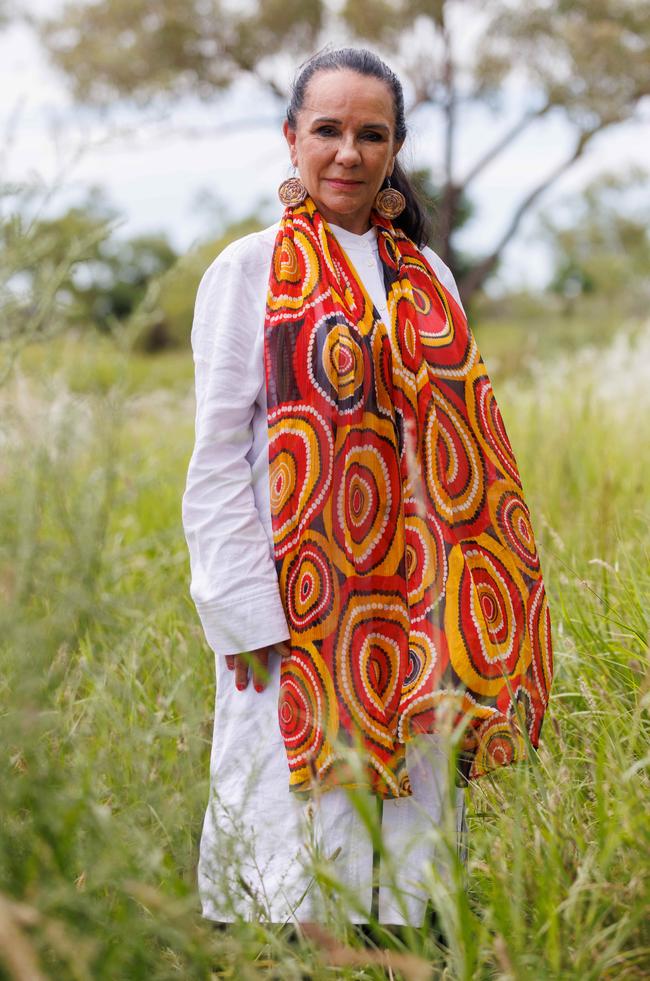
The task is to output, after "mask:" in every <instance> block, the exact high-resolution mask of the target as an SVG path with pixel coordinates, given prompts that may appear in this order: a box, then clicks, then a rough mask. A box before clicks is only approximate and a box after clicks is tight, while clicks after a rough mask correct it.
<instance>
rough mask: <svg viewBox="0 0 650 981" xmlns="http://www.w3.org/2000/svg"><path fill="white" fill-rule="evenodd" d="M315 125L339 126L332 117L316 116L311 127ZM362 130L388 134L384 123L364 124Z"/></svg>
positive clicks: (338, 122)
mask: <svg viewBox="0 0 650 981" xmlns="http://www.w3.org/2000/svg"><path fill="white" fill-rule="evenodd" d="M316 123H336V124H337V125H338V126H340V125H341V120H340V119H334V117H333V116H317V118H316V119H312V126H314V125H315V124H316ZM362 129H383V130H385V131H386V132H387V133H389V132H390V129H389V127H388V126H386V124H385V123H364V124H363V126H362Z"/></svg>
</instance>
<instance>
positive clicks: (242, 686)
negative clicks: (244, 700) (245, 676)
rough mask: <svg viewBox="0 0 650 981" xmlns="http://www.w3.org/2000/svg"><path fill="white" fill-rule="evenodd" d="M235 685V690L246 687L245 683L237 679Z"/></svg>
mask: <svg viewBox="0 0 650 981" xmlns="http://www.w3.org/2000/svg"><path fill="white" fill-rule="evenodd" d="M236 687H237V691H244V689H245V688H246V685H245V684H243V682H241V681H238V682H237V685H236Z"/></svg>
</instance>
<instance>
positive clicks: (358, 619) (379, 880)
mask: <svg viewBox="0 0 650 981" xmlns="http://www.w3.org/2000/svg"><path fill="white" fill-rule="evenodd" d="M284 134H285V137H286V140H287V143H288V147H289V154H290V157H291V162H292V164H293V165H294V167H295V168H297V171H298V175H299V177H297V178H294V179H293V180H290V181H285V182H284V184H283V185H282V187H281V189H280V190H281V199H282V200H283V201H284V203H285V204H286V205H287V206H286V210H285V213H284V216H283V219H282V221H281V222H280V223H279V224H278V225H276V226H273V227H272V228H270V229H267V230H265V231H263V232H259V233H255V234H253V235H249V236H246V237H245V238H243V239H241V240H239V241H238V242H235V243H233V244H232V245H231V246H229V247H228V248H227V249H225V250H224V252H222V253H221V255H220V256H219V257H218V258H217V260H216V261H215V262H214V263H213V264H212V266H211V267H210V268H209V269H208V271H207V273H206V274H205V276H204V278H203V280H202V283H201V286H200V288H199V292H198V296H197V302H196V311H195V319H194V326H193V331H192V343H193V349H194V355H195V363H196V391H197V439H196V446H195V450H194V454H193V456H192V460H191V463H190V468H189V475H188V483H187V489H186V493H185V497H184V525H185V530H186V536H187V540H188V545H189V549H190V556H191V565H192V584H191V592H192V596H193V598H194V600H195V602H196V605H197V609H198V611H199V614H200V616H201V620H202V623H203V627H204V630H205V634H206V638H207V640H208V643H209V644H210V646H211V647H212V649H213V650H214V652H215V656H216V671H217V701H216V708H215V729H214V742H213V751H212V758H211V796H210V804H209V806H208V809H207V813H206V819H205V824H204V828H203V835H202V840H201V857H200V866H199V882H200V890H201V895H202V901H203V910H204V914H205V916H207V917H209V918H211V919H214V920H219V921H228V920H232V919H233V918H235V917H237V916H245V917H249V918H254V917H266V918H268V919H269V920H271V921H273V922H284V921H286V920H288V919H293V920H297V921H307V920H316V919H319V918H321V917H322V916H324V915H325V905H326V903H327V896H326V895H325V894H324V891H323V890H319V888H318V886H317V884H316V883H315V882H314V878H313V873H312V871H311V868H312V863H313V860H314V857H315V856H319V857H324V858H325V860H326V861H327V862H329V866H328V868H329V869H330V874H331V876H332V878H333V879H334V880H337V881H338V889H339V895H340V896H343V897H344V898H345V901H346V905H347V908H348V911H349V915H350V918H351V919H352V920H353V921H356V922H361V923H362V922H366V921H367V920H368V919H369V917H370V916H371V915H372V916H373V917H377V918H378V919H379V921H380V922H382V923H388V924H403V923H410V924H411V925H413V926H419V925H421V924H422V922H423V917H424V912H425V907H426V903H427V888H426V882H427V876H428V875H429V874H430V873H429V870H430V867H431V866H430V863H431V861H432V860H435V855H434V844H433V843H434V841H435V840H436V835H437V830H438V829H439V828H440V826H441V825H442V823H443V822H444V821H445V820H447V821H448V822H449V821H452V822H456V826H460V824H461V822H462V791H461V790H456V789H455V788H454V787H453V786H451V787H450V786H449V781H448V779H447V774H448V773H449V765H448V752H449V746H450V744H454V745H455V746H456V747H457V748H460V750H461V756H462V760H463V764H462V765H463V769H464V773H465V775H466V776H467V777H469V778H473V777H475V776H478V775H480V774H481V773H483V772H485V771H486V770H488V769H491V768H492V767H494V766H498V765H501V764H504V763H508V762H511V761H514V760H516V759H520V758H522V757H523V756H524V755H525V753H526V748H527V746H528V747H530V746H531V745H532V746H536V745H537V741H538V738H539V729H540V725H541V719H542V716H543V713H544V709H545V706H546V702H547V699H548V690H549V685H550V678H551V666H552V665H551V649H550V632H549V631H550V628H549V620H548V611H547V607H546V602H545V596H544V588H543V583H542V578H541V573H540V569H539V561H538V558H537V553H536V549H535V543H534V540H533V536H532V531H531V528H530V522H529V518H528V512H527V509H526V506H525V504H524V502H523V499H522V497H521V485H520V481H519V475H518V472H517V468H516V464H515V461H514V458H513V456H512V451H511V448H510V445H509V443H508V440H507V436H506V435H505V431H504V429H503V425H502V422H501V417H500V415H499V412H498V408H497V406H496V403H495V402H494V398H493V395H492V389H491V387H490V383H489V380H488V378H487V375H486V373H485V370H484V367H483V364H482V362H481V359H480V356H479V354H478V351H477V349H476V345H475V342H474V340H473V338H472V336H471V334H470V332H469V331H468V328H467V324H466V321H465V317H464V313H463V310H462V306H461V303H460V299H459V296H458V292H457V289H456V286H455V283H454V281H453V278H452V276H451V274H450V272H449V270H448V269H447V267H446V266H445V265H444V264H443V263H442V262H441V260H440V259H439V258H438V257H437V256H436V255H435V254H434V253H433V252H432V251H431V249H429V248H428V247H427V246H426V245H425V244H424V243H425V241H426V236H427V220H426V216H425V215H424V214H423V212H422V210H421V208H420V206H419V204H418V203H417V199H416V197H415V195H414V193H413V191H412V189H411V187H410V185H409V182H408V179H407V178H406V176H405V174H404V172H403V170H402V169H401V168H400V166H399V163H398V160H397V157H398V154H399V151H400V148H401V147H402V145H403V142H404V139H405V136H406V126H405V118H404V105H403V96H402V89H401V85H400V83H399V81H398V79H397V78H396V77H395V75H394V74H393V73H392V72H391V71H390V70H389V69H388V68H387V66H386V65H385V64H384V63H383V62H381V61H380V60H379V59H378V58H377V57H376V56H375V55H373V54H372V53H370V52H368V51H362V50H354V49H342V50H339V51H331V52H325V53H321V54H319V55H316V56H315V57H314V58H312V59H311V60H310V61H309V62H307V64H306V65H305V66H303V68H302V70H301V72H300V74H299V76H298V78H297V80H296V83H295V85H294V90H293V94H292V99H291V104H290V106H289V108H288V112H287V119H286V122H285V124H284ZM450 734H451V739H450V738H449V736H450ZM368 801H372V804H373V807H375V806H376V808H377V815H378V820H379V821H380V825H381V842H380V843H378V841H377V840H375V842H374V844H375V848H374V849H373V841H372V840H371V837H370V835H369V833H368V830H367V827H366V823H364V821H366V822H367V818H365V815H366V814H367V807H366V805H367V803H368ZM454 809H455V813H454ZM450 810H451V812H452V813H451V817H450ZM445 815H447V817H445ZM378 853H380V854H381V861H379V862H378ZM439 859H440V856H438V860H439ZM373 864H374V872H375V879H374V883H375V887H374V888H373ZM377 873H378V877H377Z"/></svg>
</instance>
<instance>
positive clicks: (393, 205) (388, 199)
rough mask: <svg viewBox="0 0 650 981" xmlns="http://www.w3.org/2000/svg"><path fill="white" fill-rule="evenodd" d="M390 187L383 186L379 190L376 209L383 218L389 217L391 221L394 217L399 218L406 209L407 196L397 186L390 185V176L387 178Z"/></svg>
mask: <svg viewBox="0 0 650 981" xmlns="http://www.w3.org/2000/svg"><path fill="white" fill-rule="evenodd" d="M386 181H387V183H388V187H384V188H382V190H381V191H378V192H377V197H376V198H375V211H376V212H377V213H378V214H380V215H381V217H382V218H389V219H390V220H391V221H392V219H393V218H397V217H398V216H399V215H401V213H402V212H403V211H404V208H405V207H406V198H405V197H404V195H403V194H402V192H401V191H398V190H397V188H395V187H391V186H390V177H387V178H386Z"/></svg>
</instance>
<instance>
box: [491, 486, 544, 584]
mask: <svg viewBox="0 0 650 981" xmlns="http://www.w3.org/2000/svg"><path fill="white" fill-rule="evenodd" d="M488 496H489V506H490V517H491V519H492V527H493V528H494V530H495V531H496V533H497V534H498V535H499V537H500V539H501V542H502V544H503V545H505V546H506V547H507V548H509V549H510V551H511V552H512V554H513V555H514V556H515V557H516V559H517V561H518V562H519V565H520V566H521V568H522V569H523V571H524V572H527V573H528V575H530V576H537V575H538V573H539V556H538V554H537V546H536V545H535V537H534V535H533V528H532V525H531V523H530V514H529V511H528V508H527V506H526V502H525V501H524V499H523V497H522V496H521V491H520V489H519V487H518V486H517V485H516V484H514V483H513V482H512V481H505V480H504V481H497V482H496V483H494V484H493V485H492V486H491V487H490V492H489V495H488Z"/></svg>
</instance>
